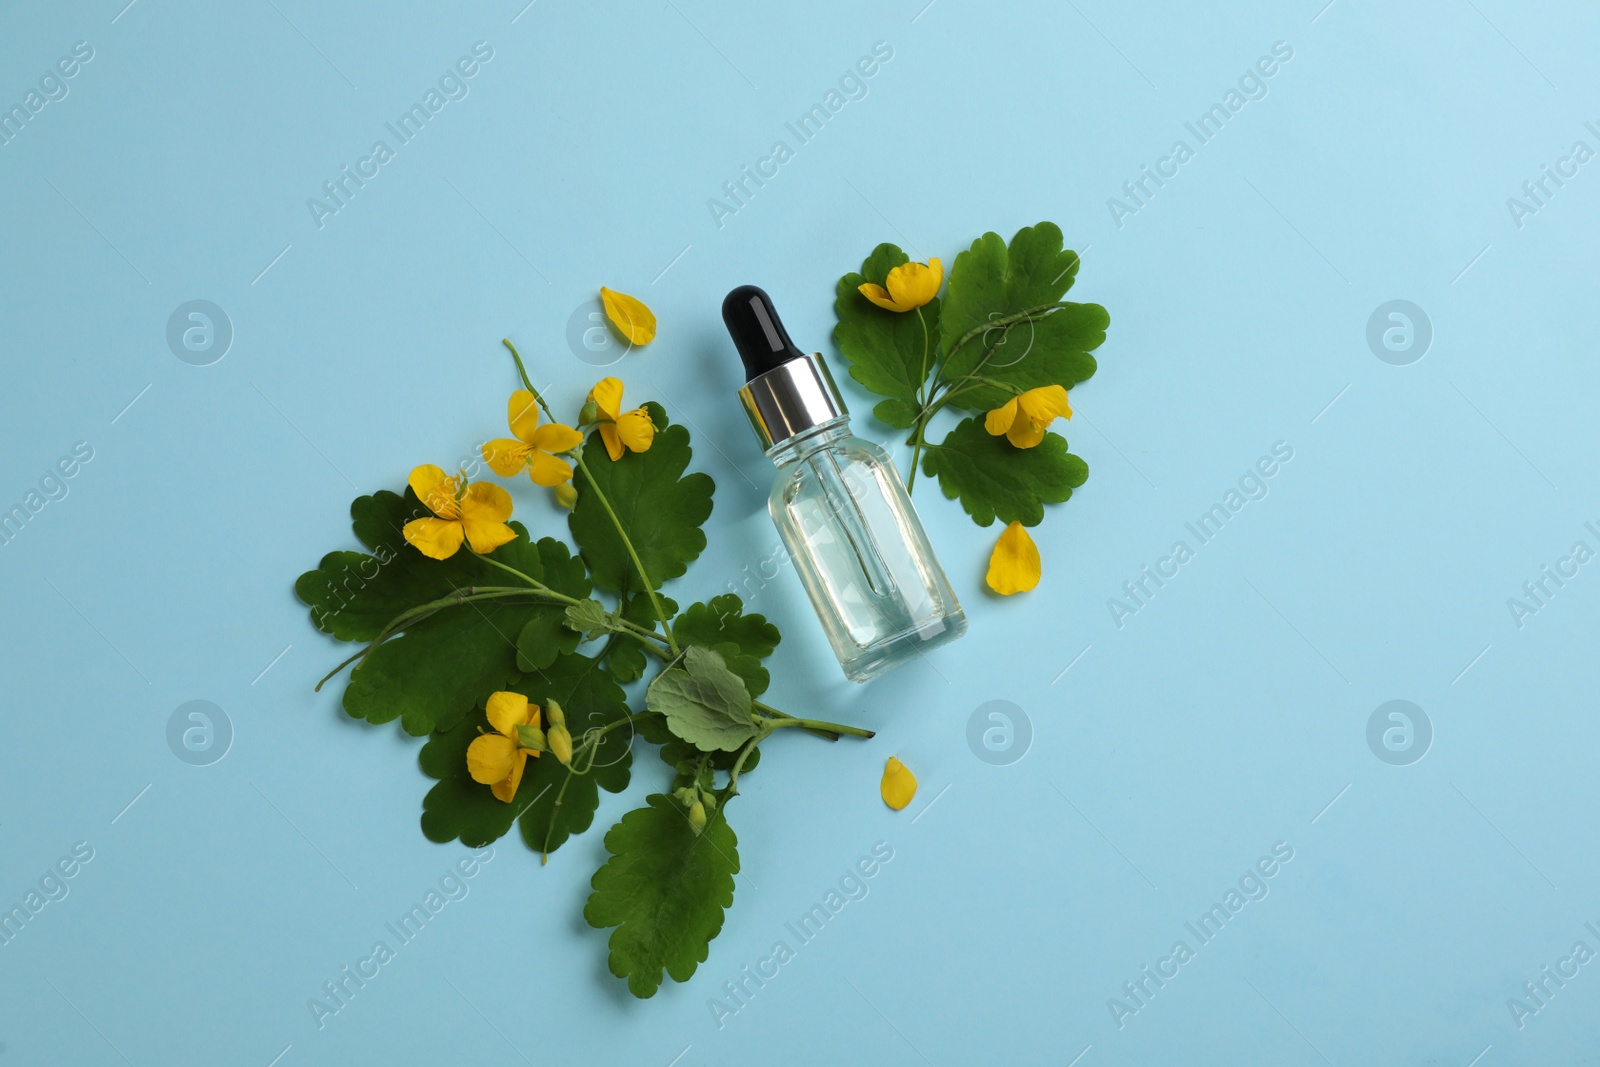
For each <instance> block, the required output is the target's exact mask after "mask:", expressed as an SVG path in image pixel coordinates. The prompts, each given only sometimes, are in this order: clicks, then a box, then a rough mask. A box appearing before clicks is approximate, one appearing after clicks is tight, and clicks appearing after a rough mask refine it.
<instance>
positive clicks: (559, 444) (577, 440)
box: [528, 422, 583, 452]
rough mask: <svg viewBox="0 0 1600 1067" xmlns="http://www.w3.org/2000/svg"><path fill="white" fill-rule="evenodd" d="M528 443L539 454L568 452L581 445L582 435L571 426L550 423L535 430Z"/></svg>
mask: <svg viewBox="0 0 1600 1067" xmlns="http://www.w3.org/2000/svg"><path fill="white" fill-rule="evenodd" d="M528 443H529V444H531V445H533V447H534V448H537V449H538V450H539V451H541V452H570V451H572V450H573V449H574V448H577V447H578V446H579V445H581V444H583V434H581V433H579V432H578V431H577V430H574V429H573V428H572V427H571V426H563V425H561V424H560V423H559V422H552V423H551V424H550V425H548V426H541V427H539V428H538V429H537V430H535V431H534V433H533V438H532V439H531V440H530V441H529V442H528Z"/></svg>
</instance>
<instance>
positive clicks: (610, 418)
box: [589, 378, 656, 462]
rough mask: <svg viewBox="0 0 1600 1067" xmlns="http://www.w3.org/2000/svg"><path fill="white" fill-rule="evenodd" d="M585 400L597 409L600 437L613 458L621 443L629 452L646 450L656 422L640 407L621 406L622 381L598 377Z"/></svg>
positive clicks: (653, 439)
mask: <svg viewBox="0 0 1600 1067" xmlns="http://www.w3.org/2000/svg"><path fill="white" fill-rule="evenodd" d="M589 400H590V401H591V402H592V403H593V404H594V406H595V409H596V411H597V412H598V413H599V420H598V426H599V430H600V440H601V441H603V442H605V446H606V454H607V455H609V456H610V457H611V459H612V461H613V462H615V461H616V460H619V459H621V458H622V449H623V447H624V446H626V447H627V448H628V450H629V451H631V452H645V451H648V450H649V448H650V445H651V444H652V443H653V442H654V441H655V439H656V424H655V423H654V422H652V421H650V413H649V412H648V411H646V410H645V409H644V408H634V409H633V410H632V411H623V410H622V382H621V380H620V379H617V378H602V379H600V380H599V381H598V382H596V383H595V386H594V388H593V389H591V390H589Z"/></svg>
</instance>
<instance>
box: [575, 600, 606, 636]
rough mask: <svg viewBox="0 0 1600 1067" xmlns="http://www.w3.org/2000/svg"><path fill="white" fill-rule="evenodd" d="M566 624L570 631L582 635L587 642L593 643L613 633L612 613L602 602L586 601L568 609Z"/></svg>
mask: <svg viewBox="0 0 1600 1067" xmlns="http://www.w3.org/2000/svg"><path fill="white" fill-rule="evenodd" d="M566 624H567V627H568V629H571V630H575V631H577V632H578V633H580V634H582V635H583V639H584V640H585V641H593V640H594V639H596V638H598V637H603V636H605V635H606V634H608V633H610V632H611V613H610V612H608V611H606V606H605V605H604V604H602V603H600V601H598V600H585V601H583V602H582V603H580V604H574V605H572V606H571V607H569V608H568V609H567V611H566Z"/></svg>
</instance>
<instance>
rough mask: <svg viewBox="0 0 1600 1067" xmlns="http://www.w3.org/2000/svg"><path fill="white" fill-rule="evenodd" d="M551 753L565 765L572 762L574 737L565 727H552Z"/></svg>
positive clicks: (550, 735) (550, 734)
mask: <svg viewBox="0 0 1600 1067" xmlns="http://www.w3.org/2000/svg"><path fill="white" fill-rule="evenodd" d="M549 739H550V751H551V752H554V753H555V754H556V759H558V760H560V761H561V762H562V763H564V764H570V763H571V762H572V735H571V734H569V733H568V732H567V728H566V727H565V726H552V727H550V733H549Z"/></svg>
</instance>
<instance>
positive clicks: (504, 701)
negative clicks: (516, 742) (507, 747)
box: [483, 692, 539, 737]
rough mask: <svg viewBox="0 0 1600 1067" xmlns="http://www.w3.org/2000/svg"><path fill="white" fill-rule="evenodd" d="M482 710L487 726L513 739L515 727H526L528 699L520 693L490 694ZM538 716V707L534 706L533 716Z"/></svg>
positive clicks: (515, 731) (515, 732)
mask: <svg viewBox="0 0 1600 1067" xmlns="http://www.w3.org/2000/svg"><path fill="white" fill-rule="evenodd" d="M483 710H484V712H485V713H486V714H487V715H488V716H489V725H490V726H493V727H494V728H495V729H496V730H499V731H500V732H501V733H502V734H504V735H505V736H506V737H515V736H516V734H517V727H519V726H527V725H528V698H527V697H525V696H523V695H522V694H521V693H506V692H500V693H490V694H489V699H488V700H487V701H485V702H484V706H483ZM538 714H539V708H538V705H534V707H533V715H534V716H535V717H537V716H538Z"/></svg>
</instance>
